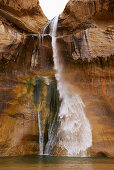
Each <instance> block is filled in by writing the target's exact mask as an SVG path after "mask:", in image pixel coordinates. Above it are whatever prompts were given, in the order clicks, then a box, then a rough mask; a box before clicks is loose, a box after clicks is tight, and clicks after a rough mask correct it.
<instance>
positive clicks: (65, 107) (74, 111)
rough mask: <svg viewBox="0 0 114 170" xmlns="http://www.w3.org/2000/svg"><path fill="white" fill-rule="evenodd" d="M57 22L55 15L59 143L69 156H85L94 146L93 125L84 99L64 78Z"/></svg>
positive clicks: (53, 29)
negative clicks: (58, 44)
mask: <svg viewBox="0 0 114 170" xmlns="http://www.w3.org/2000/svg"><path fill="white" fill-rule="evenodd" d="M57 24H58V17H55V18H54V19H53V20H52V22H51V30H50V34H51V36H52V48H53V59H54V68H55V70H56V74H55V77H56V80H57V87H58V91H59V94H60V99H61V101H62V103H61V106H60V110H59V120H60V126H59V129H58V137H59V145H60V146H61V147H62V148H65V149H66V150H67V152H68V156H78V155H81V156H83V155H82V154H81V153H83V154H84V156H87V155H86V151H87V149H88V148H89V147H91V146H92V133H91V126H90V123H89V121H88V119H87V117H86V115H85V113H84V107H85V106H84V103H83V101H82V99H81V98H80V96H79V95H78V94H76V92H75V91H74V90H73V88H72V85H71V84H70V83H68V81H66V80H65V79H64V75H63V72H64V65H63V63H62V60H61V59H60V57H59V54H58V49H57V42H56V40H57V38H56V32H57Z"/></svg>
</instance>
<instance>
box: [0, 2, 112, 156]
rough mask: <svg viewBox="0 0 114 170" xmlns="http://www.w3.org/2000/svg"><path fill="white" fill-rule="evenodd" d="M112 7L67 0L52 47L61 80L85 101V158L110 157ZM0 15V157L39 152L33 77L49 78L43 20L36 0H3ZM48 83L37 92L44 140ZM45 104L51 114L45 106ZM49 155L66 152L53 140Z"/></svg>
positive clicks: (49, 61)
mask: <svg viewBox="0 0 114 170" xmlns="http://www.w3.org/2000/svg"><path fill="white" fill-rule="evenodd" d="M113 5H114V4H113V0H104V1H98V0H95V1H89V0H83V1H82V0H80V1H77V0H70V1H69V3H68V4H67V6H66V8H65V10H64V12H63V13H62V15H60V17H59V23H58V32H57V34H58V38H57V45H58V49H59V54H60V56H61V58H62V60H63V62H64V64H65V68H66V70H65V71H66V73H67V74H66V79H68V81H69V82H71V83H72V84H73V86H74V89H75V91H76V92H78V93H79V94H80V96H81V98H82V100H83V102H84V103H85V106H86V107H85V112H86V115H87V117H88V119H89V121H90V123H91V126H92V135H93V146H92V147H91V148H90V149H89V150H88V155H89V156H109V157H113V156H114V151H113V113H114V106H113V101H114V95H113V90H114V87H113V85H114V76H113V75H114V21H113V19H114V6H113ZM0 16H1V18H0V39H1V42H0V156H9V155H27V154H39V151H40V149H39V143H38V140H39V133H38V120H37V118H38V115H37V111H38V101H39V99H38V96H39V91H41V88H39V86H37V84H38V82H37V81H38V80H37V79H38V77H39V76H43V79H45V78H46V77H45V76H48V77H49V78H51V77H53V76H54V71H53V58H52V47H51V37H50V36H49V35H45V36H43V35H36V34H37V33H41V32H42V30H43V27H44V25H45V24H46V22H47V19H46V17H45V16H44V15H43V13H42V11H41V8H40V7H39V3H38V2H37V1H36V0H33V1H30V0H27V1H16V2H15V1H14V0H10V1H5V0H4V1H3V0H2V1H0ZM47 33H49V26H48V27H47ZM31 34H32V35H31ZM47 84H48V82H47ZM47 84H46V83H45V85H44V86H43V90H42V93H41V94H40V95H41V98H40V100H42V106H41V112H42V120H43V122H42V123H43V133H44V134H45V144H46V142H47V133H48V132H47V127H48V126H49V122H50V121H52V118H53V113H54V114H55V110H54V108H53V107H55V105H53V102H52V101H54V104H57V103H56V101H55V99H53V94H51V95H50V96H51V98H48V99H49V101H48V103H46V101H47V96H46V95H47V94H48V91H49V89H51V90H52V91H51V92H54V91H55V88H56V86H55V85H54V86H53V85H52V84H51V85H50V86H49V87H48V86H47ZM48 95H49V94H48ZM36 96H37V97H36ZM45 97H46V98H45ZM36 98H37V101H36ZM35 101H36V102H35ZM49 102H51V103H49ZM47 104H48V107H50V108H51V111H52V112H50V111H49V108H48V109H47V110H46V107H47ZM49 113H50V115H49ZM45 144H44V145H45ZM51 154H52V155H67V152H66V151H65V150H64V149H63V148H60V147H59V145H58V142H57V143H56V145H55V148H54V149H53V151H52V152H51Z"/></svg>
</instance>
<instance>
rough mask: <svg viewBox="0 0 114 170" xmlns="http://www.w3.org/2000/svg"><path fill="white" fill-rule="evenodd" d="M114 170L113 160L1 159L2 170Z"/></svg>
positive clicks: (70, 158) (40, 157)
mask: <svg viewBox="0 0 114 170" xmlns="http://www.w3.org/2000/svg"><path fill="white" fill-rule="evenodd" d="M37 169H38V170H45V169H48V170H51V169H52V170H53V169H54V170H58V169H61V170H64V169H76V170H114V159H113V158H72V157H48V156H24V157H6V158H0V170H37Z"/></svg>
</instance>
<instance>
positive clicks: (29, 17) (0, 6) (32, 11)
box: [0, 0, 47, 33]
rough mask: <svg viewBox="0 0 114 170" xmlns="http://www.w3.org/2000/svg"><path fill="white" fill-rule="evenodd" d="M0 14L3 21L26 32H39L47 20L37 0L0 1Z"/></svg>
mask: <svg viewBox="0 0 114 170" xmlns="http://www.w3.org/2000/svg"><path fill="white" fill-rule="evenodd" d="M0 15H1V17H2V18H1V19H2V20H3V21H4V20H6V23H9V24H11V25H12V26H13V27H16V28H17V29H19V31H21V32H26V33H40V32H41V31H42V29H43V27H44V25H45V24H46V22H47V18H46V17H45V16H44V14H43V12H42V10H41V8H40V6H39V2H38V1H37V0H34V1H30V0H27V1H16V2H15V1H13V0H11V1H0Z"/></svg>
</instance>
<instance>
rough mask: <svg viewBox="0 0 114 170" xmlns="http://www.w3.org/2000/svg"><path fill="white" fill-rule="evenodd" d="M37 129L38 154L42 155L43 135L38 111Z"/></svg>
mask: <svg viewBox="0 0 114 170" xmlns="http://www.w3.org/2000/svg"><path fill="white" fill-rule="evenodd" d="M38 129H39V146H40V155H43V144H44V136H43V132H42V121H41V116H40V111H38Z"/></svg>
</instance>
